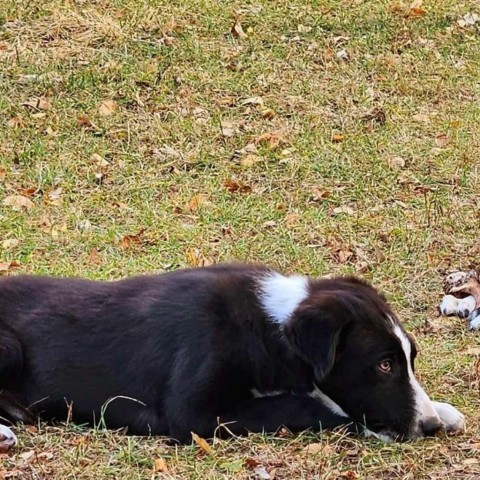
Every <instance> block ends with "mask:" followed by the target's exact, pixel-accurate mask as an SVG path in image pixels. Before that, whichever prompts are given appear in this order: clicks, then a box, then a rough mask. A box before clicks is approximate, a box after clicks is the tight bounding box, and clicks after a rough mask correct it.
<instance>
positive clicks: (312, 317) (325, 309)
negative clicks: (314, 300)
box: [284, 298, 350, 380]
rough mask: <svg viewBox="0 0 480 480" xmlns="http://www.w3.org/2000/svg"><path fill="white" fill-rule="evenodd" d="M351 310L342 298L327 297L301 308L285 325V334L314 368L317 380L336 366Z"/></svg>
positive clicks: (294, 347) (293, 347)
mask: <svg viewBox="0 0 480 480" xmlns="http://www.w3.org/2000/svg"><path fill="white" fill-rule="evenodd" d="M349 321H350V319H349V312H348V310H347V309H345V308H341V306H340V305H339V302H336V301H335V300H334V299H328V298H325V299H323V301H321V302H319V303H318V304H315V305H306V306H302V307H300V308H298V309H297V310H296V311H295V312H294V314H293V315H292V317H291V318H290V319H289V320H288V322H286V324H285V326H284V335H285V337H286V339H287V341H288V342H289V344H290V346H291V347H292V349H293V351H294V352H295V353H296V354H297V355H299V356H300V357H301V358H303V360H305V362H307V363H308V364H310V365H311V366H312V367H313V368H314V371H315V377H316V378H317V380H321V379H323V378H325V377H326V376H327V375H328V373H329V372H330V370H331V369H332V367H333V364H334V361H335V354H336V350H337V346H338V343H339V341H340V337H341V334H342V332H343V331H344V329H345V327H346V325H347V324H348V323H349Z"/></svg>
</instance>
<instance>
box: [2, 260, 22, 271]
mask: <svg viewBox="0 0 480 480" xmlns="http://www.w3.org/2000/svg"><path fill="white" fill-rule="evenodd" d="M16 268H20V264H19V263H18V262H17V261H15V260H12V261H11V262H0V272H8V271H10V270H15V269H16Z"/></svg>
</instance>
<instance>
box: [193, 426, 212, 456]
mask: <svg viewBox="0 0 480 480" xmlns="http://www.w3.org/2000/svg"><path fill="white" fill-rule="evenodd" d="M191 434H192V439H193V441H194V442H195V443H196V444H197V445H198V446H199V447H200V448H201V449H202V450H203V451H204V452H205V453H208V455H213V449H212V447H211V446H210V445H209V444H208V442H207V441H206V440H205V439H204V438H202V437H199V436H198V435H197V434H196V433H193V432H191Z"/></svg>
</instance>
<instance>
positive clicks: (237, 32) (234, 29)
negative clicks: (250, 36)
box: [230, 20, 247, 38]
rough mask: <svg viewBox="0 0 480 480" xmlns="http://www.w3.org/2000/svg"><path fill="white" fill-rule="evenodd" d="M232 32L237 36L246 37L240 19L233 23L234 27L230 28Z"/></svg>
mask: <svg viewBox="0 0 480 480" xmlns="http://www.w3.org/2000/svg"><path fill="white" fill-rule="evenodd" d="M230 33H231V34H232V35H233V36H234V37H235V38H246V37H247V34H246V33H245V31H244V30H243V28H242V25H241V24H240V22H239V21H238V20H235V23H234V24H233V26H232V28H231V29H230Z"/></svg>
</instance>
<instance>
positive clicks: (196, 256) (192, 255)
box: [186, 248, 213, 267]
mask: <svg viewBox="0 0 480 480" xmlns="http://www.w3.org/2000/svg"><path fill="white" fill-rule="evenodd" d="M186 257H187V262H188V264H189V265H191V266H192V267H207V266H208V265H212V264H213V261H212V260H209V259H208V258H206V257H205V256H204V255H203V253H202V251H201V250H200V249H198V248H191V249H189V250H187V252H186Z"/></svg>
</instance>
